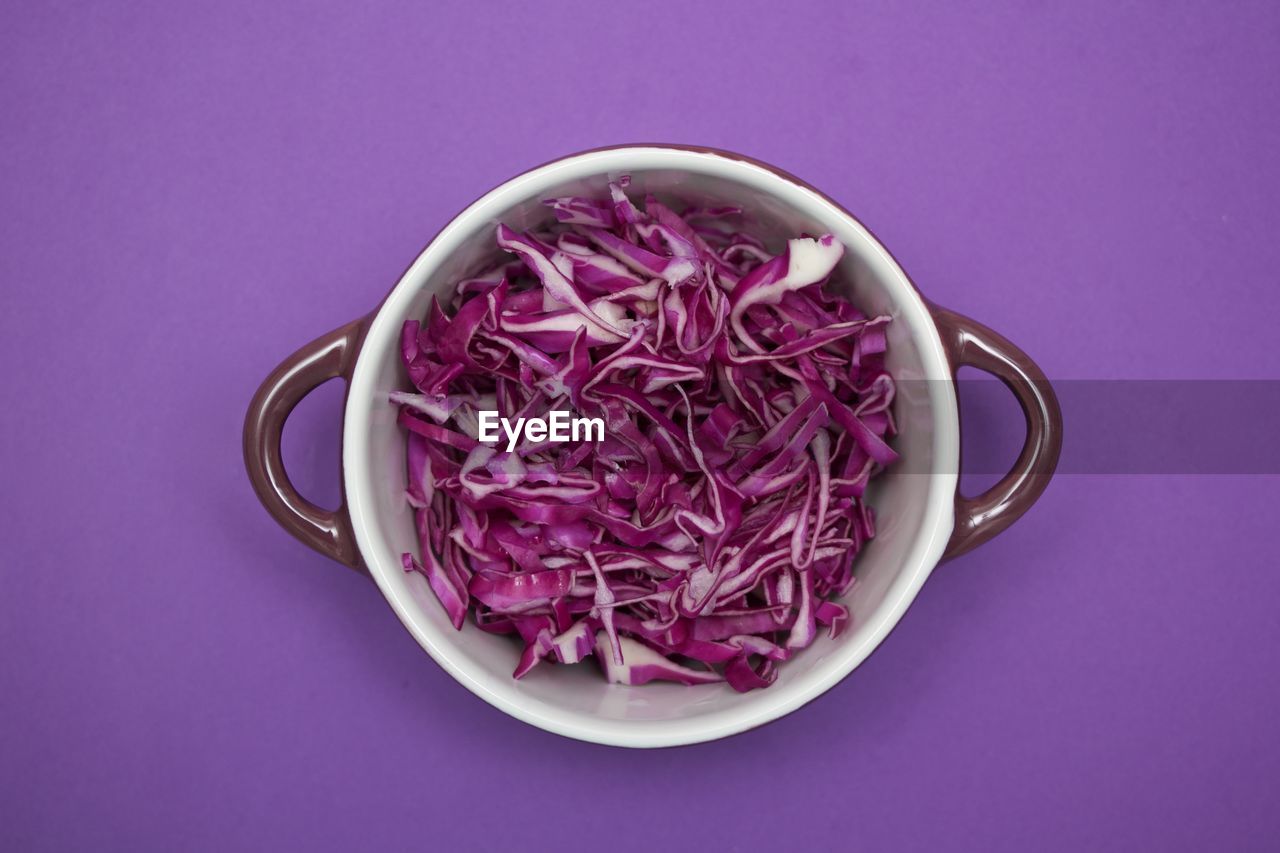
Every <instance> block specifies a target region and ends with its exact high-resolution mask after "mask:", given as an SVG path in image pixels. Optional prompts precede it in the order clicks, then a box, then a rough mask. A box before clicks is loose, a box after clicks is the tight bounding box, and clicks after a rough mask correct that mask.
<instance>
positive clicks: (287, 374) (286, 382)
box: [244, 318, 366, 572]
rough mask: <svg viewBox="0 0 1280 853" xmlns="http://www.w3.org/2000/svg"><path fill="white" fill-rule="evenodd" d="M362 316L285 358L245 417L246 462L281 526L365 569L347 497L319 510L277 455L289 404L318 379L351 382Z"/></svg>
mask: <svg viewBox="0 0 1280 853" xmlns="http://www.w3.org/2000/svg"><path fill="white" fill-rule="evenodd" d="M364 332H365V319H364V318H361V319H359V320H355V321H353V322H351V323H348V324H347V325H345V326H343V327H342V328H340V329H334V330H333V331H332V332H329V333H328V334H327V335H321V336H320V337H318V338H316V339H315V340H314V341H312V342H311V343H309V344H307V345H306V346H304V347H302V348H301V349H299V350H298V351H297V352H295V353H294V354H293V355H291V356H289V357H288V358H286V359H285V360H284V361H282V362H281V363H280V365H279V366H278V367H277V368H276V369H275V370H273V371H271V375H270V376H268V377H267V378H266V379H264V380H263V382H262V385H261V386H259V388H258V392H257V393H256V394H254V395H253V402H251V403H250V404H249V412H248V414H246V415H245V419H244V465H245V468H246V469H248V471H249V481H250V482H251V483H253V490H254V491H255V492H257V493H258V499H259V500H261V501H262V505H263V506H264V507H266V508H267V512H269V513H271V517H272V518H274V519H275V520H276V521H277V522H279V523H280V526H281V527H283V528H284V529H285V530H287V531H289V532H290V533H292V534H293V535H294V536H295V537H297V538H298V539H299V540H300V541H302V542H303V543H304V544H306V545H309V546H310V547H312V548H314V549H315V550H317V551H319V552H320V553H321V554H324V555H325V556H326V557H332V558H333V559H335V560H337V561H338V562H339V563H342V564H343V565H346V566H350V567H351V568H353V569H355V570H356V571H359V572H364V571H366V569H365V568H364V564H363V563H362V562H361V560H360V551H359V549H358V548H357V547H356V540H355V535H354V534H353V533H352V531H351V517H350V516H349V515H348V514H347V505H346V497H345V495H344V496H343V502H342V505H341V506H339V507H338V508H337V509H336V510H327V509H322V508H320V507H318V506H316V505H315V504H313V503H312V502H311V501H309V500H307V499H306V498H304V497H302V495H300V494H298V490H297V489H296V488H294V486H293V483H291V482H289V475H288V474H286V473H285V470H284V460H283V458H282V457H281V455H280V436H281V434H282V432H283V431H284V422H285V420H287V419H288V417H289V413H290V412H292V411H293V407H294V406H296V405H298V402H299V401H300V400H301V399H302V398H303V397H305V396H307V394H309V393H311V392H312V391H313V390H315V388H316V387H318V386H319V385H320V384H321V383H324V382H327V381H328V380H330V379H336V378H338V377H342V378H343V379H344V380H346V381H347V382H348V383H350V381H351V371H352V368H354V367H355V363H356V354H357V353H358V352H359V351H360V344H361V342H362V341H363V339H364Z"/></svg>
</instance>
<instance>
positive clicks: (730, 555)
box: [392, 178, 896, 691]
mask: <svg viewBox="0 0 1280 853" xmlns="http://www.w3.org/2000/svg"><path fill="white" fill-rule="evenodd" d="M628 183H629V182H628V180H627V179H625V178H624V179H622V180H620V181H618V182H617V183H613V184H610V191H611V197H610V198H609V199H605V200H598V199H590V198H558V199H553V200H550V201H548V202H547V204H548V205H549V206H550V208H551V210H552V211H553V212H554V213H555V216H556V219H558V220H559V223H558V224H556V225H553V226H551V227H549V228H548V229H546V230H543V231H538V232H536V233H518V232H516V231H513V230H511V229H510V228H507V227H506V226H499V228H498V232H497V241H498V245H499V246H500V247H501V248H502V249H503V250H505V251H506V252H507V253H509V254H510V255H511V256H512V257H511V258H510V259H509V260H508V261H506V262H504V263H502V264H500V265H498V266H496V267H494V268H493V269H491V270H489V271H488V272H486V273H484V274H483V275H480V276H479V277H477V278H472V279H467V280H465V281H462V282H459V283H458V285H457V288H456V293H455V294H454V295H453V297H452V298H451V299H450V300H449V304H448V305H447V306H441V305H439V304H437V303H436V302H434V301H433V302H432V305H431V308H430V310H429V314H428V316H427V318H426V320H425V323H424V324H420V323H419V322H418V321H413V320H411V321H409V322H407V323H405V326H404V332H403V337H402V342H401V346H402V355H403V359H404V365H405V367H406V368H407V370H408V373H409V377H410V379H411V380H412V382H413V384H414V385H415V386H416V388H417V391H418V393H412V394H411V393H396V394H393V395H392V401H393V402H394V403H396V404H398V405H399V407H400V415H399V417H400V423H401V424H402V425H403V426H404V427H405V428H406V429H407V430H408V465H409V487H408V499H409V502H410V503H411V504H412V506H413V507H414V509H415V514H416V519H417V527H418V534H419V537H420V539H421V553H422V558H421V560H419V559H418V558H416V557H415V556H414V555H412V554H405V555H404V565H405V569H406V570H409V571H414V572H421V573H422V574H423V575H425V576H426V579H427V582H428V583H429V584H430V586H431V588H432V590H434V591H435V594H436V595H437V596H438V597H439V599H440V603H441V604H442V605H443V606H444V608H445V610H446V611H447V612H448V614H449V618H450V619H451V620H452V622H453V624H454V626H455V627H457V628H461V627H462V623H463V620H464V619H465V617H466V614H467V612H468V610H469V609H470V610H472V612H473V613H474V619H475V623H476V625H477V626H478V627H479V628H480V629H481V630H484V631H490V632H493V633H498V634H518V635H519V637H520V639H521V640H523V642H524V651H523V653H522V654H521V655H520V660H519V664H518V665H517V667H516V669H515V677H516V678H520V677H522V676H524V675H525V674H526V673H528V672H529V671H530V670H531V669H533V668H534V667H535V666H537V665H538V664H539V663H540V662H543V661H547V660H552V659H554V660H555V661H558V662H560V663H566V664H567V663H577V662H579V661H581V660H583V659H584V658H585V657H587V656H588V655H593V656H594V657H595V658H596V660H597V661H598V662H599V664H600V666H601V668H602V670H603V672H604V674H605V677H606V678H607V679H608V680H610V681H614V682H620V683H624V684H643V683H645V682H648V681H651V680H653V679H667V680H671V681H678V682H682V683H685V684H702V683H707V682H716V681H727V682H728V683H729V684H730V685H731V686H732V687H733V688H734V689H736V690H740V691H746V690H751V689H753V688H757V687H765V686H767V685H768V684H770V683H771V682H772V681H773V680H774V678H775V676H776V665H777V663H778V662H779V661H784V660H787V659H788V658H790V657H791V656H792V655H793V654H795V653H796V652H797V651H798V650H800V649H803V648H805V647H806V646H808V645H810V644H811V643H812V642H813V641H814V639H815V637H816V635H817V631H818V630H819V626H823V627H827V628H829V630H830V631H831V632H832V634H833V635H834V634H838V633H839V632H840V631H841V630H842V629H843V628H844V627H845V626H846V624H847V622H848V619H849V613H848V611H847V610H846V609H845V607H844V606H843V605H841V604H839V603H837V602H836V601H834V600H832V599H833V598H834V597H835V596H839V595H841V594H842V593H844V592H846V591H847V590H848V589H849V587H850V586H851V585H852V583H853V571H852V566H853V561H854V557H855V556H856V555H857V553H858V550H859V549H860V548H861V547H862V546H863V544H864V543H866V542H867V541H868V540H869V539H871V537H872V536H873V535H874V533H875V526H874V521H873V515H872V512H871V509H870V507H868V506H867V505H866V504H865V503H864V502H863V493H864V490H865V489H866V487H867V483H868V481H869V480H870V478H871V477H872V476H874V475H875V474H876V473H877V472H878V471H880V470H881V469H882V467H883V466H885V465H888V464H889V463H891V462H892V461H893V460H894V459H895V458H896V454H895V453H894V451H893V450H892V449H891V448H890V447H889V445H888V444H887V443H886V438H887V437H890V436H892V435H893V434H894V423H893V417H892V414H891V412H890V404H891V403H892V401H893V394H894V384H893V380H892V379H891V378H890V376H889V374H888V373H887V372H886V371H885V368H884V350H885V326H886V324H887V323H888V322H889V318H888V317H883V316H881V317H870V318H869V317H866V316H864V315H863V314H861V313H860V312H859V311H858V310H857V309H856V308H854V307H853V306H852V305H851V304H849V302H847V301H845V300H844V299H841V298H839V297H836V296H833V295H831V294H828V293H825V292H824V291H823V287H822V285H823V284H824V283H825V281H826V280H827V278H828V276H829V275H830V274H831V272H832V270H833V269H834V268H835V266H836V263H837V262H838V261H839V260H840V257H841V255H842V253H843V251H844V250H843V247H842V246H841V245H840V243H838V242H837V241H836V240H835V239H834V238H833V237H831V236H824V237H819V238H816V239H814V238H809V237H801V238H799V239H794V240H791V241H789V242H788V244H787V247H786V249H785V251H783V252H782V253H781V254H779V255H771V254H770V253H769V252H767V251H766V250H765V247H764V245H763V244H762V243H761V242H760V241H759V240H757V239H755V238H753V237H751V236H749V235H747V234H743V233H738V232H737V231H735V230H734V229H733V228H732V227H731V226H729V225H727V223H728V222H731V221H736V220H735V216H736V214H738V213H740V211H738V210H737V209H733V208H703V209H690V210H686V211H685V212H684V213H683V214H677V213H675V212H674V211H672V210H671V209H669V208H667V207H665V206H663V205H662V204H661V203H659V202H658V201H657V200H656V199H654V198H652V197H650V198H648V199H647V200H646V203H645V206H644V208H643V209H641V208H639V207H637V206H636V205H634V204H632V202H631V201H630V200H629V199H628V197H627V195H626V193H625V190H626V188H627V186H628ZM553 410H562V411H563V410H568V411H571V412H574V413H575V416H576V417H599V418H602V419H603V420H604V421H605V437H604V440H603V441H598V442H591V443H582V442H579V443H565V444H555V443H553V442H550V441H543V442H538V443H534V442H531V441H529V440H527V439H526V440H525V441H523V443H521V444H520V445H519V446H517V447H516V449H515V451H514V452H511V453H507V452H502V449H503V448H505V446H506V440H505V435H504V437H503V440H502V441H500V442H499V444H498V445H497V446H495V445H493V444H482V443H480V442H479V441H478V440H477V436H478V434H479V433H478V415H477V413H478V412H480V411H497V412H499V413H500V415H501V416H502V417H506V418H509V419H511V420H512V421H514V420H515V418H517V417H545V416H546V415H547V413H548V412H550V411H553Z"/></svg>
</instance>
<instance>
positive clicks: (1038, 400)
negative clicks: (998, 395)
mask: <svg viewBox="0 0 1280 853" xmlns="http://www.w3.org/2000/svg"><path fill="white" fill-rule="evenodd" d="M930 310H931V311H932V313H933V319H934V322H935V323H936V324H937V326H938V332H939V333H940V334H941V335H942V343H943V346H944V347H945V348H946V350H947V357H948V359H949V360H950V361H951V371H952V376H953V377H954V375H955V373H956V371H958V370H959V369H960V368H961V367H962V366H965V365H968V366H969V367H976V368H978V369H979V370H984V371H986V372H987V373H990V374H992V375H993V376H995V377H996V378H997V379H999V380H1000V381H1001V382H1003V383H1004V384H1005V386H1006V387H1008V389H1009V390H1010V391H1012V392H1013V395H1014V397H1016V398H1017V400H1018V405H1019V406H1021V407H1022V414H1023V416H1024V417H1025V418H1026V421H1027V438H1026V441H1024V442H1023V444H1022V452H1021V453H1019V454H1018V461H1017V462H1015V463H1014V464H1013V470H1011V471H1010V472H1009V473H1008V474H1005V475H1004V477H1003V478H1002V479H1001V480H1000V482H998V483H996V484H995V485H994V486H992V487H991V488H990V489H987V491H985V492H983V493H982V494H980V495H978V496H977V497H972V498H970V497H965V496H964V495H962V494H960V489H959V485H958V484H957V487H956V526H955V530H954V531H952V533H951V541H949V542H948V543H947V549H946V551H945V552H944V553H943V555H942V558H943V559H944V560H946V559H950V558H951V557H958V556H959V555H961V554H963V553H965V552H966V551H970V550H972V549H973V548H976V547H978V546H979V545H981V544H982V543H983V542H986V541H987V540H988V539H991V538H992V537H993V536H995V535H997V534H998V533H1000V532H1002V531H1003V530H1005V529H1006V528H1007V527H1009V525H1011V524H1013V523H1014V522H1015V521H1017V520H1018V519H1019V518H1021V517H1022V515H1023V513H1025V512H1026V511H1027V510H1029V509H1031V505H1032V504H1033V503H1035V502H1036V499H1037V498H1039V497H1040V495H1041V493H1042V492H1044V490H1045V487H1046V486H1048V485H1049V480H1050V478H1052V477H1053V471H1054V469H1055V468H1056V467H1057V465H1058V456H1059V454H1060V453H1061V452H1062V410H1061V409H1060V408H1059V407H1058V397H1057V395H1056V394H1054V392H1053V388H1052V386H1050V385H1049V380H1048V379H1046V378H1045V375H1044V372H1043V371H1042V370H1040V368H1039V367H1038V366H1036V363H1035V362H1034V361H1032V360H1031V358H1030V357H1029V356H1028V355H1027V354H1026V353H1025V352H1023V351H1022V350H1021V349H1019V348H1018V347H1017V346H1015V345H1014V344H1013V343H1011V342H1010V341H1009V340H1008V339H1007V338H1005V337H1004V336H1003V335H1001V334H1000V333H998V332H995V331H992V330H991V329H988V328H987V327H986V326H984V325H982V324H981V323H979V322H977V321H975V320H970V319H969V318H968V317H965V316H963V315H960V314H957V313H955V312H954V311H948V310H947V309H946V308H940V307H938V306H936V305H931V306H930Z"/></svg>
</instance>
